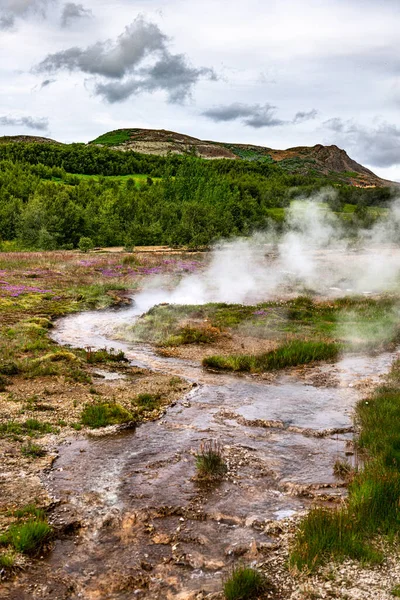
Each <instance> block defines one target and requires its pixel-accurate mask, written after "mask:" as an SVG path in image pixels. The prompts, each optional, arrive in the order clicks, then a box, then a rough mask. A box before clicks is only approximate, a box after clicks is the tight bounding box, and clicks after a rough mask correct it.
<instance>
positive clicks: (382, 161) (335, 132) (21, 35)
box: [0, 0, 400, 180]
mask: <svg viewBox="0 0 400 600" xmlns="http://www.w3.org/2000/svg"><path fill="white" fill-rule="evenodd" d="M399 27H400V2H399V0H276V1H275V0H246V1H245V2H243V0H229V1H228V0H112V1H111V0H78V2H65V0H0V86H1V92H2V93H1V96H0V135H14V134H17V133H25V134H31V135H44V136H48V137H52V138H54V139H57V140H59V141H63V142H72V141H85V142H86V141H89V140H91V139H94V138H95V137H97V136H98V135H100V134H101V133H104V132H106V131H109V130H112V129H118V128H122V127H146V128H163V129H171V130H175V131H180V132H182V133H187V134H189V135H193V136H195V137H200V138H202V139H214V140H219V141H226V142H248V143H254V144H259V145H264V146H269V147H272V148H287V147H290V146H299V145H313V144H317V143H323V144H337V145H338V146H340V147H342V148H345V149H346V150H347V152H348V153H349V154H350V155H351V156H352V157H353V158H355V159H356V160H358V161H359V162H362V163H363V164H364V165H366V166H369V167H370V168H372V170H374V171H375V172H376V173H378V174H380V175H381V176H383V177H386V178H389V179H396V180H400V112H399V108H400V58H399V33H398V32H399Z"/></svg>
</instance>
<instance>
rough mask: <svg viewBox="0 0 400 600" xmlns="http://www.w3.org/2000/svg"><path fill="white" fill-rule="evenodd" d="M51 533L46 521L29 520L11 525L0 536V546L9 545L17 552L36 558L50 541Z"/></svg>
mask: <svg viewBox="0 0 400 600" xmlns="http://www.w3.org/2000/svg"><path fill="white" fill-rule="evenodd" d="M52 532H53V530H52V528H51V527H50V525H49V524H48V523H46V521H42V520H36V519H35V520H34V519H31V520H29V521H26V522H24V523H16V524H15V525H11V527H9V529H8V531H6V533H5V534H3V535H2V536H0V544H3V545H11V546H12V547H13V548H14V549H15V550H16V551H17V552H21V553H22V554H28V555H29V556H36V555H38V554H39V552H40V551H41V550H42V548H43V546H44V545H45V544H46V543H47V542H48V541H49V540H50V538H51V535H52Z"/></svg>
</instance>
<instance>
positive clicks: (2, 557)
mask: <svg viewBox="0 0 400 600" xmlns="http://www.w3.org/2000/svg"><path fill="white" fill-rule="evenodd" d="M14 566H15V556H14V555H13V554H10V553H9V552H6V553H3V554H0V570H4V571H9V570H11V569H12V568H13V567H14Z"/></svg>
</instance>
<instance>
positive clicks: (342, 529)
mask: <svg viewBox="0 0 400 600" xmlns="http://www.w3.org/2000/svg"><path fill="white" fill-rule="evenodd" d="M346 557H349V558H353V559H356V560H362V561H365V562H380V561H381V559H382V557H381V556H380V555H379V553H377V552H376V551H374V550H373V549H372V548H371V547H370V546H369V545H368V544H367V543H366V540H365V536H364V535H363V534H362V533H361V532H359V531H358V529H357V527H356V526H355V524H354V523H353V522H352V520H351V517H350V515H349V512H348V511H347V510H329V509H325V508H321V507H318V508H314V509H312V510H311V511H310V512H309V513H308V515H307V516H306V517H305V518H304V519H303V521H302V522H301V524H300V526H299V529H298V531H297V535H296V541H295V544H294V547H293V549H292V552H291V555H290V564H291V566H292V567H296V568H297V569H298V570H299V571H303V570H308V571H310V572H312V571H313V570H315V569H316V568H317V567H318V566H320V565H321V564H324V563H325V562H327V561H328V560H330V559H334V560H343V559H344V558H346Z"/></svg>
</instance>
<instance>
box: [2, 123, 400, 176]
mask: <svg viewBox="0 0 400 600" xmlns="http://www.w3.org/2000/svg"><path fill="white" fill-rule="evenodd" d="M15 142H20V143H40V144H43V143H53V144H62V142H58V141H56V140H52V139H50V138H46V137H42V136H30V135H17V136H3V137H0V143H15ZM87 145H92V146H93V145H94V146H105V147H107V148H109V149H113V150H118V151H123V152H128V151H134V152H138V153H141V154H155V155H159V156H166V155H169V154H181V155H183V154H193V155H195V156H198V157H200V158H204V159H207V160H216V159H229V160H246V161H253V162H263V163H270V164H277V165H279V166H280V167H281V168H283V169H284V170H286V171H288V172H289V173H296V174H300V175H309V174H315V175H317V176H324V177H327V178H329V179H330V180H331V181H332V182H337V183H344V184H347V185H353V186H356V187H365V188H367V187H388V186H398V185H399V184H398V183H396V182H393V181H388V180H385V179H382V178H381V177H379V176H378V175H376V174H375V173H373V172H372V171H371V170H370V169H367V168H366V167H364V166H363V165H361V164H359V163H358V162H356V161H355V160H354V159H352V158H351V157H350V156H349V155H348V154H347V152H346V151H345V150H344V149H342V148H339V147H338V146H336V145H329V146H324V145H323V144H316V145H314V146H296V147H293V148H287V149H285V150H278V149H274V148H270V147H268V146H259V145H256V144H243V143H238V144H236V143H228V142H215V141H211V140H201V139H199V138H196V137H193V136H190V135H187V134H183V133H178V132H175V131H169V130H165V129H142V128H126V129H117V130H114V131H110V132H107V133H105V134H103V135H101V136H99V137H98V138H96V139H95V140H93V141H90V142H88V144H87Z"/></svg>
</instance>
